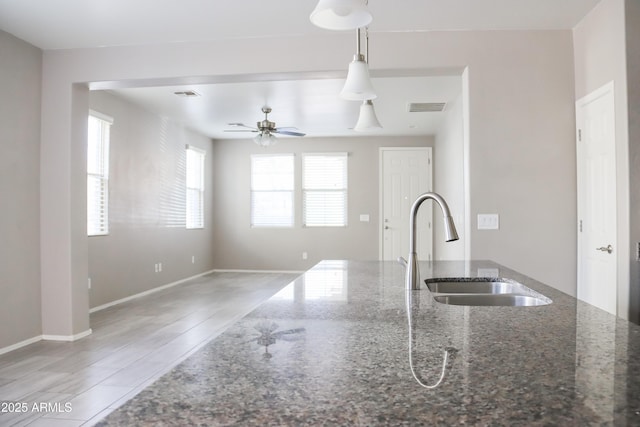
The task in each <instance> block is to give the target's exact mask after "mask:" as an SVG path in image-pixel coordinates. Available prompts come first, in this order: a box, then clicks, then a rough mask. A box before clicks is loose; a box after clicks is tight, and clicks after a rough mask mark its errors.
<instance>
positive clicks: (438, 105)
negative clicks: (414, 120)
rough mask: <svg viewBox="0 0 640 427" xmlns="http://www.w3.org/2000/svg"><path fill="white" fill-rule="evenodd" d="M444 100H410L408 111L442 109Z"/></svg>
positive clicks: (422, 111) (438, 110)
mask: <svg viewBox="0 0 640 427" xmlns="http://www.w3.org/2000/svg"><path fill="white" fill-rule="evenodd" d="M446 105H447V103H446V102H412V103H410V104H409V105H408V107H409V112H410V113H434V112H440V111H444V107H445V106H446Z"/></svg>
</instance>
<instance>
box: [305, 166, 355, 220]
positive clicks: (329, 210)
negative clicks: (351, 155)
mask: <svg viewBox="0 0 640 427" xmlns="http://www.w3.org/2000/svg"><path fill="white" fill-rule="evenodd" d="M347 159H348V155H347V153H308V154H304V155H303V157H302V169H303V172H302V193H303V218H304V225H305V226H306V227H344V226H346V225H347Z"/></svg>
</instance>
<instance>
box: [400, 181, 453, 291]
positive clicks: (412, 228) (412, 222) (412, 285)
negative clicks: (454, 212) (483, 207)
mask: <svg viewBox="0 0 640 427" xmlns="http://www.w3.org/2000/svg"><path fill="white" fill-rule="evenodd" d="M427 199H431V200H433V201H434V202H436V203H437V204H438V205H439V206H440V209H441V210H442V216H443V217H444V235H445V241H447V242H452V241H454V240H458V232H457V231H456V226H455V224H454V223H453V217H452V216H451V211H450V210H449V206H448V205H447V202H446V201H445V200H444V198H443V197H442V196H441V195H439V194H437V193H424V194H421V195H420V196H418V198H417V199H416V200H415V202H413V205H412V206H411V212H410V214H409V232H410V233H411V235H410V236H409V257H408V259H407V264H406V267H407V272H406V278H405V285H406V289H407V290H416V289H420V269H419V267H418V255H417V254H416V240H417V233H416V228H417V227H416V220H417V216H418V209H419V208H420V205H421V204H422V202H424V201H425V200H427Z"/></svg>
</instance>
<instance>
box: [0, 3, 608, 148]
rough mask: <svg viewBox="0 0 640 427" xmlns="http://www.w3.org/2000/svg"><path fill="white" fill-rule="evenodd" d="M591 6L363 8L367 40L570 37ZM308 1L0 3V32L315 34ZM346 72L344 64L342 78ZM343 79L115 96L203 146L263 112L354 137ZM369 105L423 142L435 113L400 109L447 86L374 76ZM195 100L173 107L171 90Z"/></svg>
mask: <svg viewBox="0 0 640 427" xmlns="http://www.w3.org/2000/svg"><path fill="white" fill-rule="evenodd" d="M599 1H600V0H394V1H390V0H370V1H369V9H370V11H371V13H372V14H373V17H374V20H373V22H372V24H371V25H370V32H371V33H372V34H375V33H376V32H393V31H402V32H406V31H430V30H504V29H570V28H573V27H574V26H575V25H576V24H577V23H578V22H579V21H580V20H581V19H582V18H583V17H584V16H585V15H586V14H587V13H588V12H589V11H590V10H591V9H592V8H593V7H594V6H595V5H596V4H597V3H598V2H599ZM316 3H317V0H277V1H266V0H235V1H231V0H89V1H88V0H19V1H18V0H0V29H2V30H4V31H7V32H9V33H11V34H13V35H15V36H17V37H19V38H21V39H23V40H26V41H28V42H29V43H31V44H33V45H35V46H38V47H40V48H41V49H45V50H47V49H71V48H95V47H101V46H123V45H152V44H164V43H176V42H190V41H207V40H224V39H230V38H245V37H249V38H251V37H276V36H292V35H309V34H322V33H323V32H326V30H322V29H319V28H316V27H314V26H313V25H312V24H311V23H310V22H309V19H308V16H309V14H310V12H311V11H312V10H313V8H314V7H315V5H316ZM346 67H347V64H346V63H345V69H346ZM342 82H343V81H342V79H338V78H329V79H321V80H290V81H254V82H235V83H218V84H213V85H195V86H189V87H156V88H133V89H119V90H114V91H113V92H114V93H116V94H117V95H118V96H122V97H125V98H128V99H130V100H132V101H133V102H135V103H138V104H141V105H143V106H144V108H146V109H148V110H150V111H153V112H155V113H157V114H160V115H162V116H166V117H169V118H171V119H173V120H176V121H179V122H182V123H184V124H185V125H186V126H188V127H191V128H193V129H195V130H197V131H199V132H201V133H203V134H205V135H208V136H210V137H212V138H233V137H235V138H238V137H247V136H251V135H252V134H244V133H225V132H223V131H224V130H225V129H230V127H229V126H228V125H227V124H228V123H230V122H243V123H245V124H247V125H250V126H254V125H255V122H257V121H258V120H262V119H263V115H262V113H261V112H260V107H261V106H262V105H269V106H271V107H272V108H273V113H272V114H271V115H270V117H269V118H270V120H271V121H275V122H276V123H277V126H281V127H283V126H295V127H298V128H299V129H300V130H301V131H302V132H306V133H307V135H308V136H348V135H351V136H353V135H357V133H356V132H354V131H353V130H350V128H352V127H353V126H354V124H355V122H356V120H357V115H358V108H359V104H358V103H355V102H349V101H343V100H341V99H339V98H338V95H337V94H338V93H339V92H340V89H341V87H342ZM374 86H375V88H376V90H377V92H378V96H379V97H378V99H377V100H375V101H374V103H375V108H376V112H377V114H378V117H379V119H380V121H381V123H382V125H383V126H384V130H383V131H382V132H381V133H382V134H386V135H425V134H431V133H433V132H434V130H435V129H437V127H438V125H439V121H440V120H441V118H442V117H443V116H444V113H408V112H407V111H406V104H407V103H408V102H451V101H453V100H455V99H456V98H457V96H458V95H459V94H460V90H461V84H460V79H459V77H457V76H453V77H451V76H450V77H434V76H422V77H403V78H395V77H394V78H392V77H384V78H383V77H380V78H376V79H374ZM187 89H189V90H195V91H196V92H198V93H199V94H201V95H202V96H200V97H197V98H179V97H177V96H175V95H174V94H173V92H175V91H178V90H187Z"/></svg>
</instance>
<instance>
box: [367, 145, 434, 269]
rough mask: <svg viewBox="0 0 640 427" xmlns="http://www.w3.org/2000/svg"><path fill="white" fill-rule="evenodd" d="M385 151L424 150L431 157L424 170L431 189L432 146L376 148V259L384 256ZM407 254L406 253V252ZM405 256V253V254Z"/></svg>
mask: <svg viewBox="0 0 640 427" xmlns="http://www.w3.org/2000/svg"><path fill="white" fill-rule="evenodd" d="M387 151H424V152H425V153H427V154H428V155H429V158H430V159H431V163H430V164H429V168H428V170H427V171H426V174H427V178H428V179H429V182H431V189H430V190H429V191H433V147H425V146H420V147H380V148H379V150H378V259H379V260H382V259H383V258H384V251H383V250H384V230H383V227H384V224H383V221H384V199H383V194H382V192H383V190H384V173H383V169H384V168H383V155H384V153H385V152H387ZM431 232H432V233H433V226H432V227H431ZM407 233H409V225H408V224H407ZM407 255H408V254H407ZM405 256H406V255H405Z"/></svg>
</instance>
